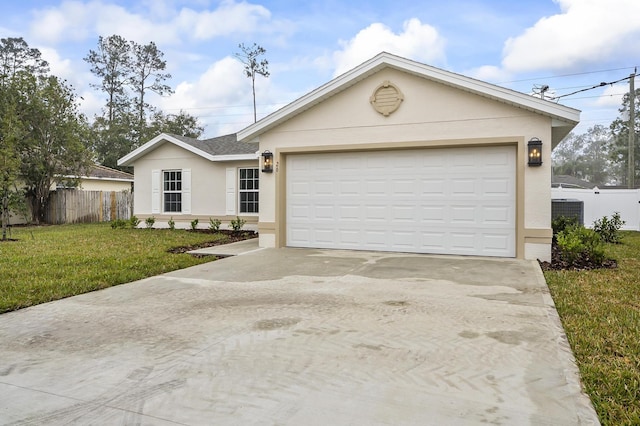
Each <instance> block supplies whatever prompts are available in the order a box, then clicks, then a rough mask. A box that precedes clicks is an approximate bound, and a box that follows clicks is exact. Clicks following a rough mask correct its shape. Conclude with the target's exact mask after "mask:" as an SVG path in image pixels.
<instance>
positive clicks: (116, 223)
mask: <svg viewBox="0 0 640 426" xmlns="http://www.w3.org/2000/svg"><path fill="white" fill-rule="evenodd" d="M128 223H129V222H128V221H126V220H124V219H116V220H112V221H111V229H124V228H126V227H127V224H128Z"/></svg>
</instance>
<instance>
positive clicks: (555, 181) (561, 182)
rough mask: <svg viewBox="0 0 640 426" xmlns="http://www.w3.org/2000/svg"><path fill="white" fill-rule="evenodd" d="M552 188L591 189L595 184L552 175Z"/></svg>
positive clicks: (570, 177) (572, 177)
mask: <svg viewBox="0 0 640 426" xmlns="http://www.w3.org/2000/svg"><path fill="white" fill-rule="evenodd" d="M551 187H552V188H558V187H562V188H587V189H593V188H595V187H596V184H595V183H591V182H588V181H586V180H584V179H580V178H577V177H574V176H569V175H554V176H553V177H552V178H551Z"/></svg>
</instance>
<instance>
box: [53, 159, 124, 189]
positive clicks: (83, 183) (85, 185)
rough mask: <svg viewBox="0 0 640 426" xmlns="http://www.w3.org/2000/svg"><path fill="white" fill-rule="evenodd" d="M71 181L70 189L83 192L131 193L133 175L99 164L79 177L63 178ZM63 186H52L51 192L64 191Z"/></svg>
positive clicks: (64, 187)
mask: <svg viewBox="0 0 640 426" xmlns="http://www.w3.org/2000/svg"><path fill="white" fill-rule="evenodd" d="M65 177H67V178H69V179H70V180H71V179H73V180H74V182H73V185H74V186H72V187H71V188H73V189H80V190H83V191H115V192H120V191H131V190H132V187H133V180H134V179H133V175H132V174H131V173H127V172H123V171H121V170H116V169H112V168H111V167H107V166H103V165H101V164H94V165H92V166H91V167H89V168H88V170H86V171H85V172H84V173H82V174H81V175H80V176H65ZM66 188H67V186H65V185H64V184H58V185H55V184H54V185H53V187H52V190H55V189H66Z"/></svg>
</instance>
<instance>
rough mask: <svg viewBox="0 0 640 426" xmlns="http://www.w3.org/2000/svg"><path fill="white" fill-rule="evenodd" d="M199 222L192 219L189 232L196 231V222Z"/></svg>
mask: <svg viewBox="0 0 640 426" xmlns="http://www.w3.org/2000/svg"><path fill="white" fill-rule="evenodd" d="M199 221H200V220H199V219H198V218H196V219H193V220H192V221H191V230H192V231H195V230H196V229H198V222H199Z"/></svg>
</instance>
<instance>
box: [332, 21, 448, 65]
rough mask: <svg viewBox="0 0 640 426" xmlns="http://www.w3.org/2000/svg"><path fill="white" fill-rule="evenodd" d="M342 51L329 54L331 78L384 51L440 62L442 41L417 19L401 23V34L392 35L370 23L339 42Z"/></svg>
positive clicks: (434, 32)
mask: <svg viewBox="0 0 640 426" xmlns="http://www.w3.org/2000/svg"><path fill="white" fill-rule="evenodd" d="M340 44H341V45H342V50H339V51H337V52H334V53H333V58H332V59H333V62H334V64H335V75H339V74H342V73H343V72H345V71H348V70H350V69H352V68H354V67H355V66H357V65H359V64H361V63H362V62H364V61H366V60H367V59H371V58H372V57H374V56H375V55H377V54H378V53H380V52H382V51H386V52H389V53H393V54H396V55H399V56H403V57H406V58H409V59H414V60H418V61H423V62H427V63H430V64H433V63H442V62H443V61H444V57H445V55H444V44H445V43H444V39H443V38H442V37H441V36H440V35H439V34H438V31H437V30H436V29H435V28H434V27H432V26H431V25H428V24H423V23H421V22H420V20H419V19H416V18H413V19H410V20H408V21H405V23H404V25H403V30H402V32H401V33H398V34H396V33H394V32H393V30H391V29H390V28H389V27H387V26H386V25H384V24H381V23H374V24H371V25H369V26H368V27H367V28H365V29H363V30H361V31H360V32H359V33H358V34H356V36H355V37H353V38H352V39H351V40H348V41H342V42H341V43H340Z"/></svg>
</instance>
